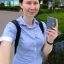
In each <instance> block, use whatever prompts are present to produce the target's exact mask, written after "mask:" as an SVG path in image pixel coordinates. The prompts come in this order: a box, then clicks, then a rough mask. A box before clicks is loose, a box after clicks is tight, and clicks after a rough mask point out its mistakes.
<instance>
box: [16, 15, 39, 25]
mask: <svg viewBox="0 0 64 64" xmlns="http://www.w3.org/2000/svg"><path fill="white" fill-rule="evenodd" d="M17 21H18V22H19V24H20V25H27V24H26V23H25V21H24V20H23V18H22V16H20V17H19V18H18V19H17ZM34 24H39V22H38V21H37V20H36V19H35V18H34Z"/></svg>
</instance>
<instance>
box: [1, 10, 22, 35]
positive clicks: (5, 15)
mask: <svg viewBox="0 0 64 64" xmlns="http://www.w3.org/2000/svg"><path fill="white" fill-rule="evenodd" d="M20 15H22V11H19V12H12V11H2V10H0V36H1V35H2V32H3V30H4V28H5V26H6V24H7V23H8V22H9V21H12V20H15V19H16V18H18V17H19V16H20Z"/></svg>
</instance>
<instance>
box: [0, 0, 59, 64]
mask: <svg viewBox="0 0 64 64" xmlns="http://www.w3.org/2000/svg"><path fill="white" fill-rule="evenodd" d="M40 1H41V0H20V7H21V8H22V9H23V16H21V17H19V18H18V19H16V20H17V21H18V23H19V25H20V27H21V28H22V29H21V35H20V39H19V44H18V47H17V52H16V54H15V56H14V58H13V62H12V64H42V60H43V59H42V56H43V55H44V56H45V57H46V56H47V55H48V54H49V53H50V52H51V51H52V48H53V41H54V39H55V38H56V37H57V35H58V34H57V31H58V29H57V26H56V27H55V28H53V29H54V30H50V29H47V30H46V24H45V23H44V22H42V23H43V27H44V34H42V31H41V29H40V27H39V23H38V21H37V20H36V19H35V18H34V16H35V15H36V14H37V13H38V11H39V8H40ZM16 32H17V30H16V27H15V25H14V24H13V23H11V22H9V23H8V24H7V26H6V28H5V30H4V33H3V36H2V43H1V46H0V64H10V50H11V43H13V42H14V41H15V38H16Z"/></svg>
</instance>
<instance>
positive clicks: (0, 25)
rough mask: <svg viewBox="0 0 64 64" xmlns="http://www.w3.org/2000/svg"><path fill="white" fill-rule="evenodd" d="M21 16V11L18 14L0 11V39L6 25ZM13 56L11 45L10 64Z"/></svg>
mask: <svg viewBox="0 0 64 64" xmlns="http://www.w3.org/2000/svg"><path fill="white" fill-rule="evenodd" d="M21 15H22V10H20V11H19V12H13V11H2V10H0V37H1V36H2V33H3V31H4V28H5V26H6V24H7V23H8V22H10V21H12V20H15V19H16V18H18V17H19V16H21ZM13 55H14V46H13V45H12V47H11V62H10V64H12V59H13Z"/></svg>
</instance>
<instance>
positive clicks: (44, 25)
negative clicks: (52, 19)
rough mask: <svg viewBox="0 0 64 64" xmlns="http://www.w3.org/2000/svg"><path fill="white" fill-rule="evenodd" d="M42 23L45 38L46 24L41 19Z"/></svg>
mask: <svg viewBox="0 0 64 64" xmlns="http://www.w3.org/2000/svg"><path fill="white" fill-rule="evenodd" d="M42 23H43V27H44V38H45V39H46V38H47V33H46V30H47V26H46V24H45V23H44V22H43V21H42Z"/></svg>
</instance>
